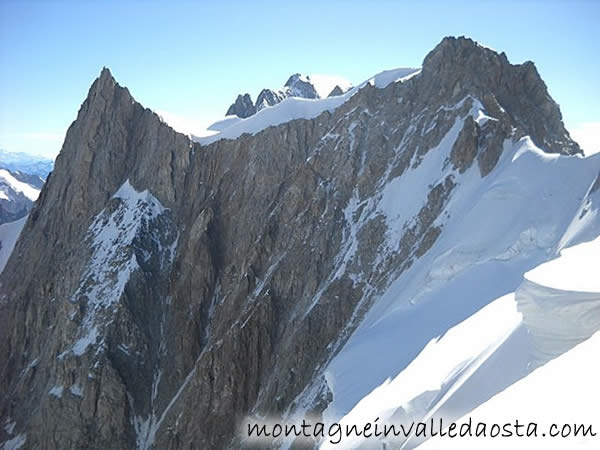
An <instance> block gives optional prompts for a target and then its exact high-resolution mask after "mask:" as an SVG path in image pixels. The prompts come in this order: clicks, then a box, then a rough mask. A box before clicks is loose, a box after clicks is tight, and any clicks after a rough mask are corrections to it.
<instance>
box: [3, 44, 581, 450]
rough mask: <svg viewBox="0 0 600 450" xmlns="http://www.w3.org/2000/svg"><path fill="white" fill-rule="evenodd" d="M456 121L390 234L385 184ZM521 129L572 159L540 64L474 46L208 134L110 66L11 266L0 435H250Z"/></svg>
mask: <svg viewBox="0 0 600 450" xmlns="http://www.w3.org/2000/svg"><path fill="white" fill-rule="evenodd" d="M292 78H293V77H292ZM292 84H294V83H292ZM302 86H304V85H302ZM287 87H288V88H290V89H291V87H290V86H287ZM239 99H240V98H239V97H238V100H239ZM265 101H266V100H265ZM240 102H241V103H240V104H244V105H245V104H246V100H244V98H243V97H242V98H241V100H240ZM236 103H237V102H236ZM257 103H258V102H257ZM479 113H481V114H479ZM481 115H484V116H485V117H487V119H485V120H481ZM453 133H456V137H455V139H453V140H452V142H450V145H451V147H452V151H451V153H450V156H449V157H448V159H447V160H446V161H444V162H443V164H444V171H445V172H444V177H443V178H441V179H439V180H438V181H437V182H435V183H433V184H432V185H431V186H430V189H429V191H428V192H426V193H425V194H424V195H423V197H422V198H420V199H419V201H420V203H419V204H420V205H421V206H420V207H419V208H418V209H417V210H416V211H415V213H414V215H413V216H412V217H411V218H410V220H408V221H407V222H406V223H405V224H403V225H404V226H401V227H399V228H398V229H397V230H390V229H389V225H388V224H387V223H386V221H385V220H384V219H383V217H382V216H381V215H379V214H377V211H376V204H377V201H378V199H380V198H381V195H382V190H383V189H384V188H385V186H386V184H387V183H389V182H391V181H393V180H397V179H400V178H401V177H403V176H406V174H407V173H408V172H410V171H411V170H413V169H414V168H415V167H418V166H419V165H420V164H421V162H422V160H423V158H424V157H425V156H426V155H427V154H428V152H435V151H439V149H440V148H441V147H442V146H443V145H446V144H447V142H448V140H449V139H450V137H451V136H453ZM524 135H530V136H531V138H532V140H533V141H534V142H535V143H536V144H537V145H539V146H540V147H541V148H543V149H545V150H547V151H550V152H561V153H564V154H573V153H578V152H579V151H580V150H579V148H578V146H577V144H576V143H575V142H573V141H572V140H571V139H570V137H569V134H568V132H567V131H566V130H565V128H564V126H563V124H562V121H561V116H560V112H559V109H558V106H557V105H556V103H554V102H553V101H552V99H551V98H550V97H549V96H548V94H547V91H546V87H545V85H544V83H543V81H542V80H541V79H540V77H539V75H538V74H537V71H536V70H535V67H534V66H533V64H531V63H525V64H523V65H511V64H510V63H509V62H508V60H507V59H506V57H505V56H504V55H502V54H497V53H495V52H493V51H491V50H488V49H485V48H482V47H480V46H478V45H477V44H476V43H474V42H473V41H471V40H468V39H464V38H459V39H454V38H447V39H444V41H442V43H441V44H439V45H438V46H437V47H436V48H435V49H434V50H433V51H432V52H431V53H430V54H429V55H428V56H427V57H426V59H425V61H424V64H423V69H422V72H421V73H420V74H419V75H418V76H415V77H412V78H410V79H408V80H406V81H404V82H398V83H391V84H390V85H388V86H387V87H386V88H383V89H378V88H376V87H374V86H372V85H366V86H365V87H364V88H362V89H361V90H359V91H358V92H357V93H356V94H355V95H353V96H352V97H350V98H349V99H348V100H347V101H346V102H345V103H343V104H342V105H341V106H339V107H338V108H337V109H335V110H333V111H332V112H324V113H322V114H321V115H319V116H318V117H316V118H314V119H311V120H294V121H290V122H287V123H284V124H281V125H278V126H274V127H269V128H266V129H264V130H263V131H261V132H259V133H257V134H255V135H248V134H245V135H242V136H241V137H239V138H237V139H235V140H220V141H217V142H214V143H213V144H210V145H207V146H203V145H200V144H197V143H193V142H191V141H190V140H189V139H188V138H187V137H186V136H184V135H182V134H179V133H176V132H175V131H173V130H172V129H171V128H170V127H169V126H168V125H166V124H165V123H163V122H162V121H161V120H160V118H159V117H158V116H157V115H156V114H154V113H153V112H152V111H150V110H148V109H145V108H144V107H143V106H141V105H140V104H139V103H137V102H136V101H135V100H134V99H133V98H132V97H131V95H130V93H129V91H128V90H127V89H126V88H123V87H121V86H120V85H119V84H118V83H116V81H115V80H114V79H113V77H112V75H111V74H110V72H109V71H108V69H104V70H103V71H102V73H101V74H100V77H99V78H98V79H97V80H96V81H94V83H93V84H92V86H91V88H90V91H89V93H88V97H87V98H86V100H85V101H84V103H83V104H82V106H81V108H80V110H79V113H78V116H77V119H76V120H75V122H73V124H72V125H71V126H70V128H69V130H68V132H67V135H66V139H65V142H64V145H63V148H62V150H61V153H60V155H59V157H58V159H57V160H56V164H55V169H54V172H53V173H52V174H51V176H50V177H49V179H48V181H47V183H46V184H45V185H44V187H43V189H42V192H41V195H40V198H39V199H38V201H37V202H36V204H35V206H34V208H33V210H32V212H31V214H30V216H29V219H28V221H27V223H26V225H25V227H24V230H23V233H22V234H21V239H20V240H19V241H18V242H17V245H16V247H15V250H14V252H13V254H12V257H11V259H10V260H9V262H8V265H7V266H6V268H5V270H4V271H3V272H2V274H1V275H0V422H1V423H2V424H11V427H9V428H6V427H4V428H2V429H0V442H4V441H7V440H9V439H15V438H17V437H21V438H23V439H25V442H26V446H27V448H45V449H70V448H73V449H75V448H103V449H104V448H171V449H180V448H181V449H183V448H227V447H231V448H238V447H239V445H240V443H239V442H237V441H236V427H237V424H238V422H239V420H241V419H242V418H243V417H245V416H246V415H247V414H248V413H261V414H267V413H268V414H283V413H284V412H285V411H288V410H293V408H294V406H295V400H296V399H297V398H298V396H299V395H300V394H301V393H302V392H303V391H304V390H306V389H308V388H310V387H311V386H313V383H314V382H315V379H316V376H317V374H318V373H319V370H321V368H322V367H323V364H324V363H325V362H326V361H327V360H328V359H329V358H331V357H332V355H333V354H334V353H335V352H336V351H337V350H338V349H339V348H340V346H341V345H342V344H343V342H344V341H345V339H347V337H348V336H349V334H350V333H351V332H352V331H353V329H354V328H355V327H356V325H357V324H358V323H359V322H360V319H361V317H362V316H363V314H364V313H365V311H366V310H367V309H368V308H369V305H370V302H371V301H372V299H373V297H374V295H376V293H377V290H378V289H379V288H382V287H383V286H385V285H386V283H388V282H389V280H390V279H391V277H393V276H396V275H397V274H398V273H400V272H403V271H406V270H410V268H411V265H412V264H413V263H414V261H416V260H417V259H418V258H420V257H422V256H423V255H424V254H426V253H427V252H428V251H429V250H430V249H431V248H432V247H433V246H435V244H436V241H437V239H438V238H439V236H440V235H441V234H442V233H443V232H444V230H443V227H441V226H440V225H439V223H438V222H439V221H438V219H439V217H440V216H441V214H442V211H443V210H444V208H446V207H447V206H448V205H449V204H450V202H451V201H452V199H453V194H454V192H455V188H456V186H457V185H458V184H459V183H461V179H462V177H463V176H466V174H471V175H472V174H473V173H476V175H477V177H481V178H483V177H486V176H487V175H488V174H490V173H492V172H493V171H494V168H495V166H496V164H497V162H498V160H499V158H500V156H501V154H502V151H503V143H504V142H507V141H508V142H510V141H515V140H517V139H519V138H520V137H522V136H524ZM473 171H475V172H473ZM392 231H393V233H392ZM23 236H26V238H23ZM386 248H387V249H392V250H390V251H387V252H385V253H384V252H383V249H386ZM381 255H385V257H382V256H381ZM366 280H368V282H367V281H366ZM317 397H318V398H319V401H318V402H315V404H314V405H312V407H313V408H314V410H315V411H316V412H318V411H319V410H322V409H323V407H324V406H323V405H324V404H326V403H327V398H328V394H327V392H326V390H324V391H323V392H321V393H320V394H319V395H318V396H317ZM8 429H10V431H7V430H8Z"/></svg>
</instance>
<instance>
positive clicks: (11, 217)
mask: <svg viewBox="0 0 600 450" xmlns="http://www.w3.org/2000/svg"><path fill="white" fill-rule="evenodd" d="M43 184H44V180H43V179H42V178H40V177H39V176H38V175H30V174H25V173H22V172H18V171H16V172H11V171H9V170H7V169H2V168H0V224H1V223H6V222H12V221H15V220H18V219H20V218H21V217H23V216H24V215H25V214H27V212H28V211H29V210H30V209H31V207H32V205H33V202H34V201H35V200H36V199H37V198H38V195H39V194H40V189H41V187H42V185H43Z"/></svg>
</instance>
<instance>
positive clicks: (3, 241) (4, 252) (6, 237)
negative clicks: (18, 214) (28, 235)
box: [0, 216, 27, 273]
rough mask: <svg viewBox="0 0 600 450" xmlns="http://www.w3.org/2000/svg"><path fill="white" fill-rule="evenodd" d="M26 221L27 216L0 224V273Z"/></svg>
mask: <svg viewBox="0 0 600 450" xmlns="http://www.w3.org/2000/svg"><path fill="white" fill-rule="evenodd" d="M26 221H27V216H25V217H23V218H21V219H19V220H15V221H14V222H8V223H3V224H0V273H2V270H3V269H4V266H5V265H6V263H7V261H8V258H9V257H10V254H11V253H12V251H13V248H14V246H15V244H16V242H17V239H18V238H19V235H20V234H21V230H22V229H23V225H25V222H26Z"/></svg>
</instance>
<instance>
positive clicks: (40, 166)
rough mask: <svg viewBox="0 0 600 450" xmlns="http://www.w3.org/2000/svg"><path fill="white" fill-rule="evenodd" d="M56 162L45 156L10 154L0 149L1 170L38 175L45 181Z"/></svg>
mask: <svg viewBox="0 0 600 450" xmlns="http://www.w3.org/2000/svg"><path fill="white" fill-rule="evenodd" d="M53 166H54V161H52V160H51V159H49V158H45V157H43V156H36V155H31V154H29V153H18V152H8V151H6V150H2V149H0V168H4V169H8V170H11V171H13V172H17V171H18V172H21V173H26V174H30V175H37V176H39V177H41V178H43V179H44V180H45V179H46V177H47V176H48V174H49V173H50V172H52V167H53Z"/></svg>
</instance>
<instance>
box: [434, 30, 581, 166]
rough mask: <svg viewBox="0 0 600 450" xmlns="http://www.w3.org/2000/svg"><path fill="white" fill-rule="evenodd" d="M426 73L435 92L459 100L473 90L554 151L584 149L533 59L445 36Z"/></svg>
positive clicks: (443, 98) (444, 98) (443, 99)
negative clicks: (517, 59) (514, 58)
mask: <svg viewBox="0 0 600 450" xmlns="http://www.w3.org/2000/svg"><path fill="white" fill-rule="evenodd" d="M422 76H423V78H424V79H425V80H424V81H425V84H426V85H427V86H428V88H429V89H431V91H430V94H431V96H432V97H437V98H438V100H439V101H440V102H450V103H454V102H457V101H460V100H461V99H463V98H465V97H466V96H467V95H472V96H475V97H477V98H479V99H480V100H481V101H482V102H483V104H484V106H485V107H486V109H487V110H488V111H494V110H498V112H497V114H506V119H507V120H509V122H511V126H517V123H518V128H519V131H518V133H519V134H521V135H530V136H531V138H532V139H533V141H534V142H535V143H536V144H537V145H538V146H539V147H540V148H542V149H544V150H545V151H549V152H551V153H565V154H576V153H582V151H581V149H580V148H579V145H578V144H577V143H576V142H575V141H573V140H572V139H571V138H570V135H569V132H568V131H567V130H566V129H565V127H564V124H563V122H562V115H561V113H560V108H559V106H558V104H557V103H556V102H554V100H552V98H551V97H550V95H549V94H548V89H547V87H546V84H545V83H544V81H543V80H542V78H541V76H540V74H539V73H538V71H537V69H536V67H535V65H534V64H533V63H532V62H531V61H526V62H524V63H523V64H511V63H510V62H509V60H508V58H507V57H506V55H505V54H504V53H498V52H496V51H495V50H492V49H490V48H488V47H485V46H483V45H481V44H479V43H477V42H476V41H474V40H472V39H469V38H466V37H458V38H455V37H446V38H444V39H443V40H442V41H441V42H440V43H439V44H438V45H437V46H436V47H435V48H434V49H433V50H432V51H431V52H430V53H429V54H428V55H427V56H426V57H425V59H424V61H423V70H422Z"/></svg>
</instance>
